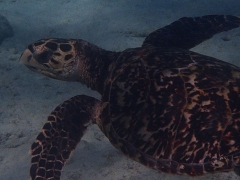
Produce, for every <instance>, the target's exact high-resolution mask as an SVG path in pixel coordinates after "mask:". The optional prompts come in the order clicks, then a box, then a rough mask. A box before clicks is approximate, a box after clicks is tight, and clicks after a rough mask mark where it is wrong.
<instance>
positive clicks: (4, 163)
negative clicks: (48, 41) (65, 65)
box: [0, 0, 240, 180]
mask: <svg viewBox="0 0 240 180" xmlns="http://www.w3.org/2000/svg"><path fill="white" fill-rule="evenodd" d="M0 14H1V15H3V16H5V17H6V18H7V19H8V21H9V23H10V25H11V27H12V29H13V36H12V37H10V38H6V39H4V40H3V41H2V43H1V44H0V180H15V179H16V180H26V179H29V168H30V153H29V151H30V146H31V144H32V143H33V142H34V140H35V138H36V136H37V134H38V133H39V132H40V130H41V128H42V126H43V124H44V123H45V121H46V117H47V115H48V114H49V113H50V112H51V111H52V110H53V109H54V108H55V107H56V106H57V105H58V104H60V103H62V102H63V101H65V100H67V99H69V98H70V97H72V96H74V95H77V94H86V95H90V96H94V97H97V98H100V95H99V94H98V93H96V92H94V91H91V90H90V89H88V88H87V87H86V86H84V85H81V84H80V83H73V82H63V81H57V80H53V79H50V78H47V77H45V76H42V75H40V74H37V73H34V72H32V71H29V70H28V69H27V68H26V67H24V66H23V65H20V64H19V62H18V59H19V57H20V55H21V53H22V51H23V50H24V49H25V47H26V46H27V45H28V44H29V43H31V42H33V41H35V40H38V39H41V38H49V37H58V38H81V39H84V40H87V41H89V42H91V43H93V44H95V45H97V46H99V47H102V48H104V49H108V50H112V51H121V50H124V49H126V48H130V47H137V46H140V45H141V43H142V41H143V39H144V38H145V37H146V36H147V35H148V34H149V33H150V32H152V31H154V30H156V29H158V28H160V27H163V26H165V25H167V24H169V23H171V22H173V21H175V20H177V19H179V18H181V17H184V16H190V17H196V16H203V15H209V14H231V15H238V16H239V15H240V1H238V0H200V1H199V0H148V1H146V0H145V1H144V0H116V1H114V0H56V1H51V0H41V1H38V0H0ZM0 29H1V28H0ZM192 50H193V51H196V52H199V53H201V54H205V55H210V56H212V57H216V58H218V59H221V60H224V61H227V62H230V63H233V64H235V65H238V66H240V28H237V29H234V30H232V31H229V32H224V33H220V34H218V35H215V36H214V37H213V38H212V39H210V40H208V41H206V42H204V43H202V44H200V45H198V46H197V47H195V48H193V49H192ZM75 179H76V180H77V179H90V180H94V179H101V180H159V179H161V180H191V179H193V178H191V177H187V176H177V175H171V174H166V173H161V172H156V171H155V170H151V169H148V168H146V167H144V166H142V165H140V164H139V163H136V162H133V161H132V160H130V159H127V158H126V157H125V156H124V155H122V153H120V152H119V151H118V150H116V149H115V148H114V147H113V146H112V145H111V144H110V143H109V142H108V140H107V138H106V137H104V135H103V133H102V132H101V131H100V130H99V129H98V127H97V126H95V125H93V126H90V127H89V130H88V132H87V133H86V135H85V136H84V137H83V138H82V141H81V143H80V144H79V145H78V147H77V148H76V150H75V151H74V153H73V154H72V156H71V157H70V159H69V161H67V163H66V165H65V167H64V169H63V173H62V180H75ZM194 179H197V180H207V179H211V180H236V179H239V177H237V175H236V174H235V173H232V172H230V173H218V174H209V175H205V176H202V177H194Z"/></svg>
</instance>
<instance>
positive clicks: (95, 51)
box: [20, 39, 120, 93]
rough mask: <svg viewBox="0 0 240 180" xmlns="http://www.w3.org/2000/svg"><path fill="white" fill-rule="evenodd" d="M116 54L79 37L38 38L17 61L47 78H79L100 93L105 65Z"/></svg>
mask: <svg viewBox="0 0 240 180" xmlns="http://www.w3.org/2000/svg"><path fill="white" fill-rule="evenodd" d="M119 54H120V52H112V51H106V50H104V49H101V48H99V47H97V46H95V45H93V44H91V43H89V42H87V41H84V40H82V39H41V40H38V41H36V42H34V43H32V44H30V45H29V46H28V47H27V49H26V50H25V51H24V52H23V54H22V55H21V57H20V63H22V64H24V65H25V66H27V67H28V68H29V69H30V70H32V71H35V72H38V73H41V74H43V75H46V76H48V77H50V78H54V79H59V80H65V81H79V82H81V83H83V84H86V85H87V86H88V87H90V88H91V89H93V90H96V91H98V92H100V93H101V92H102V90H103V84H104V81H105V79H106V75H107V73H108V67H109V65H110V63H111V62H112V61H113V60H115V59H117V57H118V56H119Z"/></svg>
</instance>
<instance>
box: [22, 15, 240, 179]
mask: <svg viewBox="0 0 240 180" xmlns="http://www.w3.org/2000/svg"><path fill="white" fill-rule="evenodd" d="M239 26H240V17H237V16H231V15H227V16H224V15H207V16H202V17H195V18H191V17H183V18H181V19H179V20H177V21H175V22H173V23H172V24H170V25H167V26H165V27H163V28H160V29H158V30H156V31H154V32H152V33H151V34H149V35H148V36H147V37H146V39H145V40H144V42H143V44H142V46H141V47H137V48H130V49H126V50H124V51H122V52H112V51H107V50H104V49H101V48H99V47H97V46H95V45H93V44H90V43H89V42H86V41H84V40H82V39H57V38H51V39H41V40H38V41H36V42H34V43H32V44H30V45H29V46H28V47H27V49H26V50H25V51H24V52H23V54H22V56H21V58H20V62H21V63H23V64H24V65H26V66H27V67H28V68H29V69H31V70H33V71H35V72H38V73H41V74H44V75H46V76H48V77H51V78H55V79H59V80H66V81H79V82H81V83H83V84H86V85H87V86H88V87H90V88H91V89H93V90H96V91H97V92H99V93H100V94H101V95H102V98H101V100H97V99H95V98H93V97H89V96H86V95H77V96H75V97H72V98H70V99H69V100H67V101H65V102H63V103H62V104H60V105H59V106H57V107H56V109H55V110H53V111H52V113H51V114H50V115H49V116H48V119H47V122H46V124H44V126H43V129H42V131H41V132H40V134H39V135H38V136H37V138H36V141H35V142H34V143H33V144H32V146H31V153H32V159H31V169H30V176H31V179H34V180H43V179H48V180H50V179H54V180H56V179H60V175H61V170H62V167H63V165H64V163H65V161H66V160H67V159H68V158H69V155H70V154H71V153H72V151H73V150H74V149H75V148H76V145H77V144H78V143H79V141H80V139H81V138H82V136H83V134H84V132H85V130H86V129H87V126H88V125H89V124H91V123H95V124H97V125H98V126H99V128H100V129H101V130H102V131H103V133H104V134H105V135H106V136H107V138H108V139H109V141H110V142H111V143H112V144H113V145H114V146H115V147H116V148H117V149H119V150H120V151H122V152H123V153H124V154H125V155H126V156H127V157H129V158H131V159H133V160H135V161H138V162H140V163H141V164H143V165H145V166H147V167H150V168H153V169H157V170H160V171H163V172H167V173H173V174H188V175H191V176H198V175H203V174H205V173H211V172H216V171H217V172H220V171H231V170H234V171H235V172H236V173H237V174H238V175H240V68H239V67H237V66H235V65H232V64H229V63H227V62H223V61H221V60H218V59H215V58H212V57H209V56H205V55H201V54H198V53H195V52H192V51H190V50H189V49H190V48H193V47H194V46H196V45H198V44H200V43H201V42H203V41H204V40H206V39H209V38H211V37H212V36H213V35H214V34H216V33H219V32H222V31H228V30H230V29H233V28H236V27H239Z"/></svg>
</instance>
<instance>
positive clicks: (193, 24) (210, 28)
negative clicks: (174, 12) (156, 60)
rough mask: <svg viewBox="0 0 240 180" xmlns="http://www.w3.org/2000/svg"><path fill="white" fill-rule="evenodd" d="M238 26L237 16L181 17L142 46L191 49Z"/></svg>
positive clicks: (150, 35) (153, 35) (157, 32)
mask: <svg viewBox="0 0 240 180" xmlns="http://www.w3.org/2000/svg"><path fill="white" fill-rule="evenodd" d="M239 26H240V17H238V16H231V15H226V16H224V15H208V16H202V17H195V18H191V17H183V18H181V19H179V20H177V21H175V22H173V23H171V24H170V25H167V26H165V27H163V28H160V29H158V30H156V31H153V32H152V33H150V34H149V35H148V36H147V37H146V39H145V40H144V42H143V45H142V46H143V47H145V46H149V45H150V46H154V47H163V48H181V49H191V48H193V47H195V46H196V45H198V44H200V43H202V42H203V41H205V40H207V39H210V38H211V37H213V36H214V35H215V34H217V33H220V32H223V31H229V30H231V29H234V28H237V27H239Z"/></svg>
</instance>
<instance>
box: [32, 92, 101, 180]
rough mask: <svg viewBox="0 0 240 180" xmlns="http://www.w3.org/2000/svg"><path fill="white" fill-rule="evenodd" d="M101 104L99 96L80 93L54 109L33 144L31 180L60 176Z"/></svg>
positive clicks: (94, 118) (53, 179)
mask: <svg viewBox="0 0 240 180" xmlns="http://www.w3.org/2000/svg"><path fill="white" fill-rule="evenodd" d="M99 105H100V101H99V100H97V99H95V98H93V97H88V96H85V95H79V96H75V97H72V98H71V99H69V100H67V101H65V102H64V103H62V104H60V105H59V106H58V107H56V108H55V110H53V111H52V112H51V114H50V115H49V116H48V120H47V122H46V123H45V124H44V126H43V129H42V131H41V132H40V134H39V135H38V136H37V139H36V141H35V142H34V143H33V144H32V147H31V153H32V159H31V164H32V165H31V169H30V176H31V179H32V180H40V179H41V180H45V179H48V180H50V179H51V180H57V179H60V175H61V170H62V168H63V166H64V163H65V162H66V160H67V159H68V158H69V155H70V154H71V152H72V151H73V150H74V149H75V148H76V146H77V144H78V143H79V142H80V140H81V138H82V136H83V134H84V132H85V130H86V129H87V126H88V125H89V124H90V123H95V122H96V118H97V110H98V107H99Z"/></svg>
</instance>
